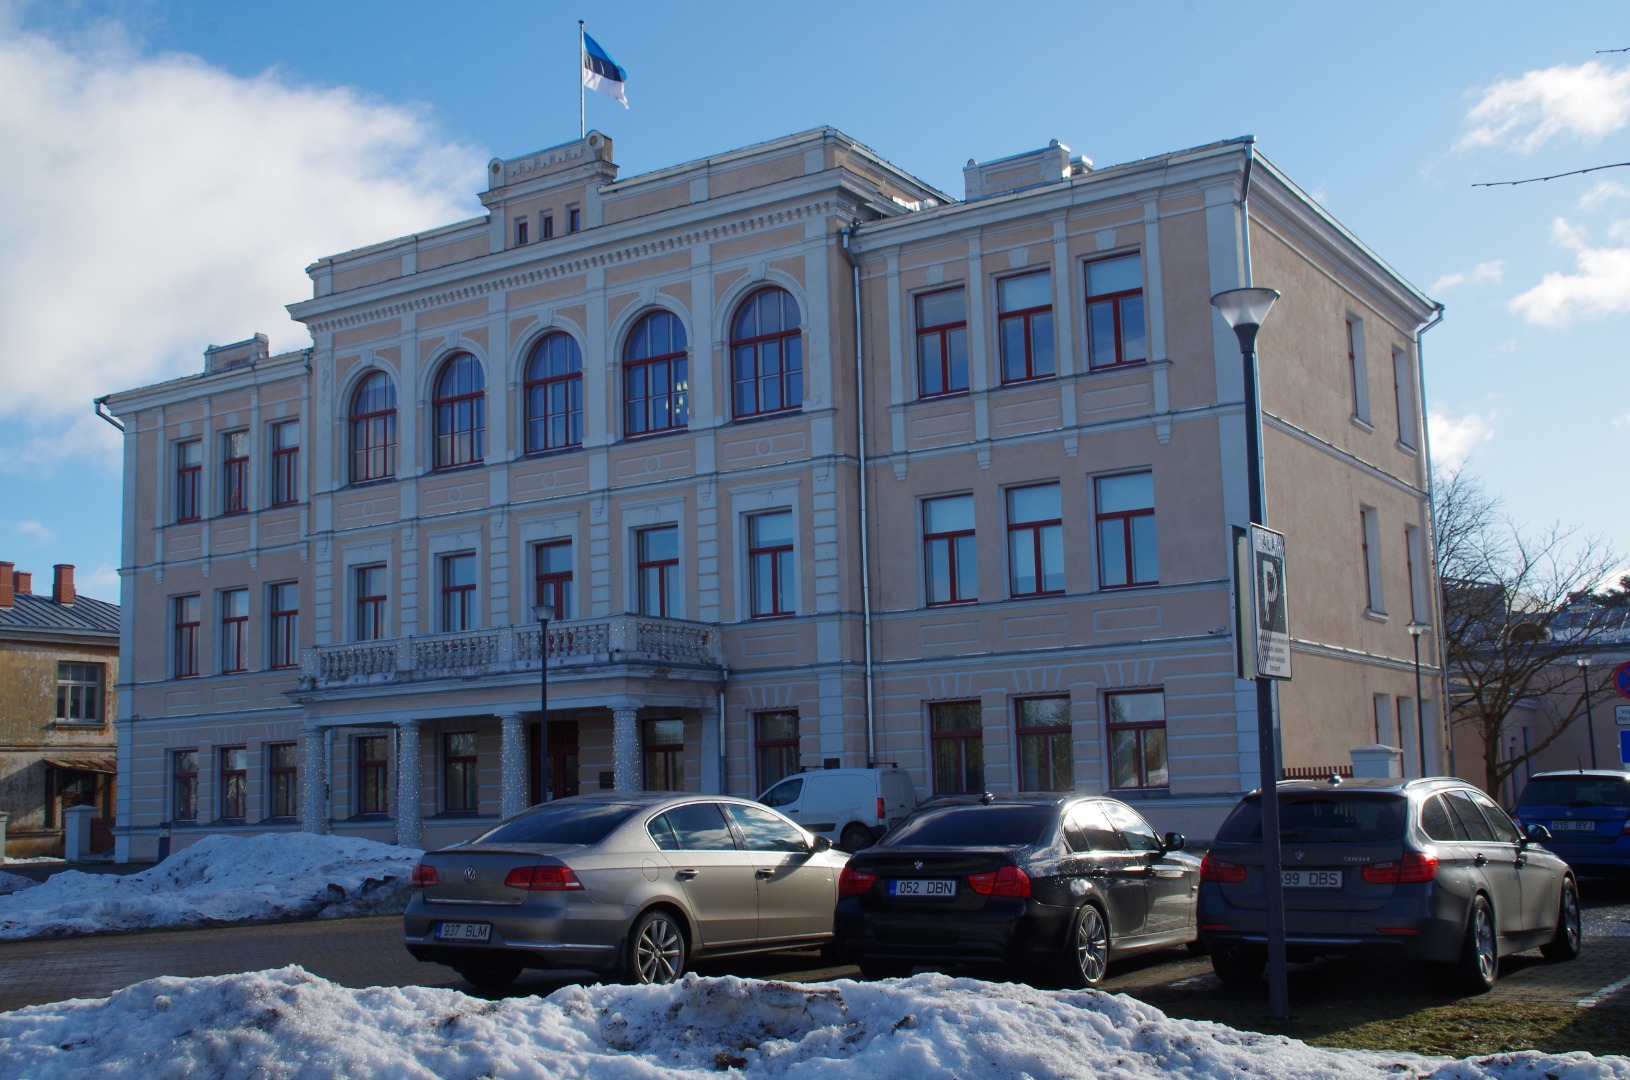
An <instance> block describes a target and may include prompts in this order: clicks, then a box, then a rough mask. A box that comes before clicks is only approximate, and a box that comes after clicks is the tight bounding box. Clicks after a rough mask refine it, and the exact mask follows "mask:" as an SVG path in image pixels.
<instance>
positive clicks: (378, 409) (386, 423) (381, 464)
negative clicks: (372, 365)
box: [351, 371, 396, 484]
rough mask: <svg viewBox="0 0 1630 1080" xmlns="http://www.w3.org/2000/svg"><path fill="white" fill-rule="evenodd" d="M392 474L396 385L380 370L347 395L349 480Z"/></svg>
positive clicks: (362, 479) (355, 480)
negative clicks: (349, 421) (349, 399)
mask: <svg viewBox="0 0 1630 1080" xmlns="http://www.w3.org/2000/svg"><path fill="white" fill-rule="evenodd" d="M395 475H396V384H395V383H394V382H392V381H391V377H390V376H389V375H387V374H385V373H384V372H383V371H376V372H374V373H373V374H372V375H369V376H368V377H367V378H366V379H363V380H362V384H361V385H360V386H358V387H357V389H356V393H354V394H352V395H351V483H353V484H360V483H363V482H364V481H367V480H384V479H387V478H388V477H392V476H395Z"/></svg>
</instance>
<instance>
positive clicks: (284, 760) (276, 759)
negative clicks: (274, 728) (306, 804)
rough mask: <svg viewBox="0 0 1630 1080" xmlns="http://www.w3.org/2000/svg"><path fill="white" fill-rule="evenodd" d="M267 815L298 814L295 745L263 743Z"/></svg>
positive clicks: (298, 777)
mask: <svg viewBox="0 0 1630 1080" xmlns="http://www.w3.org/2000/svg"><path fill="white" fill-rule="evenodd" d="M266 781H267V782H266V816H267V817H270V818H295V817H298V816H299V815H300V755H299V747H298V745H297V744H296V743H291V742H286V743H267V744H266Z"/></svg>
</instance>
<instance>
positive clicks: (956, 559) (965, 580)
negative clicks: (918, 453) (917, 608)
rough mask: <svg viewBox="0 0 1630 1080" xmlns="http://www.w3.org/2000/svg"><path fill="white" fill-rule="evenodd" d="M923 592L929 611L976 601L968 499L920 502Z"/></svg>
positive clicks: (970, 500) (976, 579) (954, 497)
mask: <svg viewBox="0 0 1630 1080" xmlns="http://www.w3.org/2000/svg"><path fill="white" fill-rule="evenodd" d="M923 591H924V596H925V597H926V598H927V600H928V604H929V606H930V607H935V606H938V605H941V604H971V603H973V602H974V601H975V600H978V599H979V562H978V557H977V555H976V554H975V545H974V513H973V496H972V495H945V496H942V497H940V498H937V499H924V500H923Z"/></svg>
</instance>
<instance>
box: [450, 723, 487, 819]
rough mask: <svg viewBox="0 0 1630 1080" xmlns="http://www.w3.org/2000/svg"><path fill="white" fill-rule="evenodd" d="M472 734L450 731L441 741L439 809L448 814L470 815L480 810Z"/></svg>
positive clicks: (473, 734)
mask: <svg viewBox="0 0 1630 1080" xmlns="http://www.w3.org/2000/svg"><path fill="white" fill-rule="evenodd" d="M477 764H478V761H477V758H476V752H475V732H473V731H452V732H448V733H447V735H445V736H444V737H443V739H442V790H443V793H444V798H443V801H444V803H445V806H444V807H443V809H444V810H446V812H447V813H449V814H473V813H475V812H476V811H477V810H479V809H481V798H480V792H479V790H478V788H477V779H478V770H477Z"/></svg>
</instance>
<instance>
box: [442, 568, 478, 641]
mask: <svg viewBox="0 0 1630 1080" xmlns="http://www.w3.org/2000/svg"><path fill="white" fill-rule="evenodd" d="M475 576H476V575H475V553H474V552H473V551H461V552H459V553H458V554H456V555H443V556H442V557H441V631H442V633H444V634H456V633H460V632H462V631H465V630H474V629H475V627H476V616H477V611H476V580H475Z"/></svg>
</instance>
